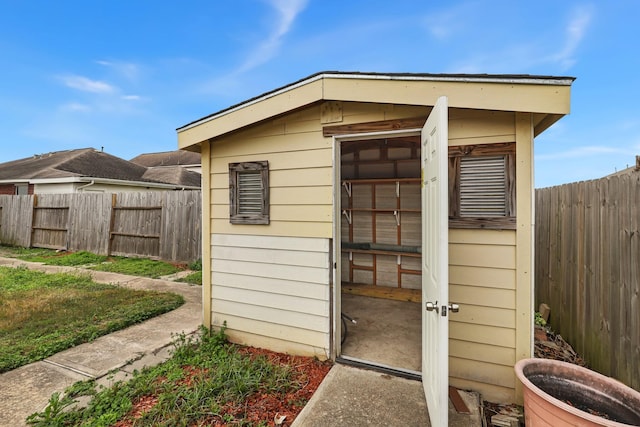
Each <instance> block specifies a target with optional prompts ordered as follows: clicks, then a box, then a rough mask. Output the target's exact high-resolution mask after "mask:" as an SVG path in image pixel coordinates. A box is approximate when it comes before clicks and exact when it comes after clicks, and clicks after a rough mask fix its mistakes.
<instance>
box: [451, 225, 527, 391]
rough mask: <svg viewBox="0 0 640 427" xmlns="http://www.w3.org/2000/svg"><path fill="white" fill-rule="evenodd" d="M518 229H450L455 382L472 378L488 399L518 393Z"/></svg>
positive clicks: (452, 348)
mask: <svg viewBox="0 0 640 427" xmlns="http://www.w3.org/2000/svg"><path fill="white" fill-rule="evenodd" d="M515 239H516V233H515V231H498V230H450V231H449V260H450V261H449V281H450V286H449V300H450V301H452V302H456V303H458V304H460V306H461V309H460V312H459V313H456V314H452V315H451V318H450V337H449V364H450V368H449V375H450V381H451V384H454V385H457V386H462V385H469V384H470V383H473V387H472V388H473V389H475V390H479V391H481V392H482V393H483V397H485V398H486V399H489V400H491V399H495V400H498V401H511V400H513V399H514V397H515V394H514V393H515V379H514V375H513V365H514V364H515V362H516V358H515V344H516V340H515V337H516V289H515V288H516V261H515V260H516V246H515Z"/></svg>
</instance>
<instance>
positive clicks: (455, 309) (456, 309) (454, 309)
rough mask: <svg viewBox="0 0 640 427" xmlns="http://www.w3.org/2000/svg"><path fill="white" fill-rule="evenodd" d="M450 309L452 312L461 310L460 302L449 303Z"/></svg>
mask: <svg viewBox="0 0 640 427" xmlns="http://www.w3.org/2000/svg"><path fill="white" fill-rule="evenodd" d="M449 311H450V312H451V313H457V312H459V311H460V306H459V305H458V304H453V303H452V304H449Z"/></svg>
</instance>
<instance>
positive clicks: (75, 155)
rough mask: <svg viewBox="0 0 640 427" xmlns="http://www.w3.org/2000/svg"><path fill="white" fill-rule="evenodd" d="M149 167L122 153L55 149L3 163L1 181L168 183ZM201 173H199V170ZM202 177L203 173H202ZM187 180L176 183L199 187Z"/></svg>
mask: <svg viewBox="0 0 640 427" xmlns="http://www.w3.org/2000/svg"><path fill="white" fill-rule="evenodd" d="M147 171H148V169H147V168H146V167H144V166H140V165H137V164H135V163H132V162H129V161H127V160H124V159H121V158H119V157H116V156H113V155H111V154H107V153H105V152H103V151H98V150H95V149H93V148H81V149H76V150H65V151H55V152H51V153H46V154H37V155H34V156H32V157H27V158H24V159H19V160H13V161H10V162H6V163H2V164H0V182H2V181H4V182H35V181H40V182H45V181H46V182H55V181H56V180H62V179H64V180H65V181H68V180H69V179H71V180H77V181H82V180H87V179H102V180H109V181H120V182H123V181H124V182H129V183H130V182H140V183H146V184H159V185H160V186H164V185H165V184H167V182H166V181H161V180H156V179H153V178H151V177H148V176H145V175H146V173H147ZM196 175H198V174H196ZM198 178H199V175H198ZM188 182H189V183H188V184H187V183H175V182H171V184H173V185H178V186H185V187H186V186H193V187H199V186H200V182H199V179H198V183H197V184H196V185H191V183H192V182H194V179H193V177H189V179H188Z"/></svg>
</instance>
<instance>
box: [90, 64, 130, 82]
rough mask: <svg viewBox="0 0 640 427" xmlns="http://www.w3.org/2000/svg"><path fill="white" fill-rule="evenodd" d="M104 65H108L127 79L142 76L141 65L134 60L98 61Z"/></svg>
mask: <svg viewBox="0 0 640 427" xmlns="http://www.w3.org/2000/svg"><path fill="white" fill-rule="evenodd" d="M96 63H97V64H100V65H102V66H104V67H107V68H109V69H111V70H113V71H115V72H116V73H117V74H119V75H121V76H123V77H125V78H126V79H127V80H136V79H138V77H139V76H140V66H139V65H137V64H134V63H132V62H117V61H103V60H101V61H96Z"/></svg>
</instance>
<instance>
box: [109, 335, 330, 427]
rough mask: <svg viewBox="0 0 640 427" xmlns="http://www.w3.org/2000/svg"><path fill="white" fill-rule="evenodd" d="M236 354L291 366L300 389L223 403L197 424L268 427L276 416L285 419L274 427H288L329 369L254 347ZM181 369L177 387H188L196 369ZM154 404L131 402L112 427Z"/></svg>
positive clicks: (145, 399)
mask: <svg viewBox="0 0 640 427" xmlns="http://www.w3.org/2000/svg"><path fill="white" fill-rule="evenodd" d="M239 351H240V353H243V354H247V355H249V356H250V357H251V358H255V357H258V356H264V357H266V358H267V360H269V362H270V363H272V364H276V365H286V366H289V367H291V369H292V371H293V375H292V378H291V380H292V382H295V383H297V384H299V385H300V387H299V388H298V389H297V390H296V391H292V392H289V393H286V394H284V395H283V394H282V393H274V394H269V393H264V392H258V393H255V394H253V395H251V396H249V397H248V398H247V400H246V401H245V402H243V403H242V404H235V403H231V402H230V403H227V404H226V405H224V407H223V408H222V410H221V411H220V414H218V416H216V417H215V418H214V417H212V418H210V419H203V420H200V421H199V422H198V425H200V426H214V427H225V426H232V425H234V423H232V424H227V423H225V422H222V421H221V419H220V416H224V415H232V416H233V417H234V418H235V417H237V418H240V419H244V420H245V421H249V422H251V423H254V424H258V423H260V422H266V423H267V425H268V426H270V427H275V426H276V421H275V420H276V418H277V417H282V416H286V418H285V419H284V421H283V422H282V423H281V424H278V426H290V425H291V423H292V422H293V420H294V419H295V418H296V417H297V416H298V414H299V413H300V411H301V410H302V408H303V407H304V405H305V404H306V402H307V401H309V399H310V398H311V396H312V395H313V393H314V392H315V391H316V389H317V388H318V386H320V383H321V382H322V380H323V379H324V377H325V376H326V375H327V373H328V372H329V370H330V369H331V364H330V363H329V362H321V361H319V360H317V359H315V358H312V357H302V356H291V355H288V354H282V353H276V352H273V351H269V350H264V349H260V348H254V347H241V348H240V350H239ZM184 370H185V377H184V378H183V379H181V380H180V385H185V384H186V385H189V384H190V383H191V378H192V377H193V376H195V375H197V373H198V372H200V370H199V369H198V368H193V367H190V366H187V367H185V368H184ZM156 403H157V397H156V396H142V397H141V398H139V399H137V400H136V401H135V402H133V408H132V409H131V410H130V411H129V413H128V414H127V415H126V416H125V417H124V419H123V420H121V421H118V422H117V423H116V424H115V425H114V427H131V426H133V425H134V422H135V420H136V419H138V418H140V417H141V416H142V414H143V413H144V412H146V411H148V410H149V409H151V408H152V407H153V406H154V405H155V404H156Z"/></svg>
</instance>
